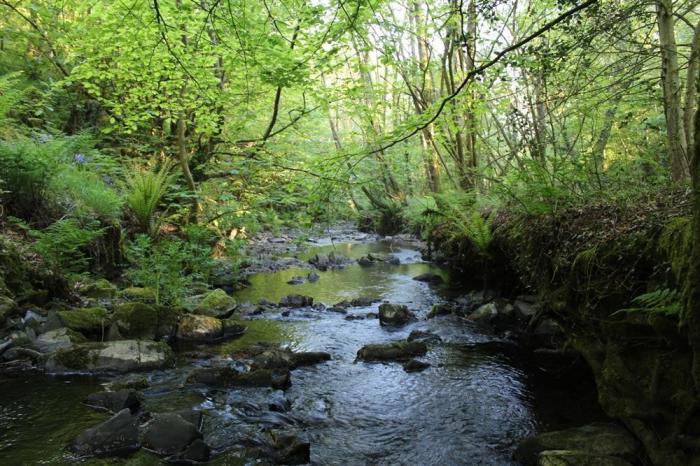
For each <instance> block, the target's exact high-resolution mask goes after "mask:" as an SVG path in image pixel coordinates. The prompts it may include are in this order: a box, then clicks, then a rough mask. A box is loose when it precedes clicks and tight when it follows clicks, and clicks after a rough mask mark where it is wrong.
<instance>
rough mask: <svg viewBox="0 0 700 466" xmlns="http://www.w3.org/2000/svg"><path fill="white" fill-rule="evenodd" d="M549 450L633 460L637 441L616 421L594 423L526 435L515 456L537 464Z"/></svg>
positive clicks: (533, 465) (526, 465)
mask: <svg viewBox="0 0 700 466" xmlns="http://www.w3.org/2000/svg"><path fill="white" fill-rule="evenodd" d="M548 450H568V451H574V452H578V453H579V455H578V456H580V457H582V458H584V457H586V456H588V457H595V456H598V457H605V456H612V457H617V458H619V459H621V460H625V461H629V462H632V463H636V462H637V459H638V453H639V444H638V442H637V440H636V439H635V438H634V437H632V435H631V434H630V433H629V432H628V431H627V430H625V429H624V428H622V427H620V426H618V425H617V424H609V423H596V424H589V425H585V426H581V427H574V428H571V429H566V430H559V431H554V432H545V433H544V434H540V435H537V436H536V437H531V438H529V439H526V440H524V441H522V442H521V443H520V445H518V448H517V449H516V451H515V454H514V458H515V459H516V460H517V461H518V462H519V463H520V464H523V465H524V466H536V465H538V464H540V463H539V460H540V456H541V453H542V452H545V451H548ZM550 459H552V458H550ZM552 461H553V459H552ZM552 461H550V462H549V463H545V464H565V465H568V464H572V465H579V464H581V465H584V464H588V463H585V462H579V463H576V462H571V463H566V462H564V463H562V462H559V463H556V462H552ZM591 464H601V463H591ZM613 464H614V463H613ZM623 464H624V463H623Z"/></svg>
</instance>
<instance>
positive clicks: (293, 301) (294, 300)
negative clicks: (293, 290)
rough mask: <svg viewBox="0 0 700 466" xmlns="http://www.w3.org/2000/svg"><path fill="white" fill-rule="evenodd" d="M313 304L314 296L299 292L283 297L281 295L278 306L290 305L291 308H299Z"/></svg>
mask: <svg viewBox="0 0 700 466" xmlns="http://www.w3.org/2000/svg"><path fill="white" fill-rule="evenodd" d="M313 304H314V298H312V297H310V296H302V295H299V294H290V295H287V296H285V297H283V298H282V299H281V300H280V304H279V305H280V307H291V308H294V309H296V308H300V307H310V306H313Z"/></svg>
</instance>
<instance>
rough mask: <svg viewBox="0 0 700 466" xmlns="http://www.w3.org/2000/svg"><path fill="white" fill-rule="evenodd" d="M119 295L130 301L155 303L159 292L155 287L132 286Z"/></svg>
mask: <svg viewBox="0 0 700 466" xmlns="http://www.w3.org/2000/svg"><path fill="white" fill-rule="evenodd" d="M119 296H120V297H122V298H124V299H126V300H128V301H138V302H140V303H146V304H154V303H155V302H156V300H157V299H156V297H157V293H156V290H154V289H153V288H141V287H136V286H132V287H130V288H125V289H123V290H122V291H120V292H119Z"/></svg>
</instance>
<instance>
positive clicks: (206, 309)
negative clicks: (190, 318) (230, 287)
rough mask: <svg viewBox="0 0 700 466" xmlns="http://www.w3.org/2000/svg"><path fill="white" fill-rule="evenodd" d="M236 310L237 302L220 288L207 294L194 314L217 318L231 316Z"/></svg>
mask: <svg viewBox="0 0 700 466" xmlns="http://www.w3.org/2000/svg"><path fill="white" fill-rule="evenodd" d="M235 308H236V300H235V299H233V298H232V297H231V296H229V295H228V294H226V292H225V291H224V290H222V289H220V288H217V289H216V290H214V291H210V292H209V293H207V294H205V295H204V296H203V297H202V299H201V300H200V301H199V302H198V303H197V305H196V306H195V307H194V313H195V314H199V315H203V316H210V317H216V318H219V319H220V318H223V317H226V316H228V315H230V314H231V312H233V310H234V309H235Z"/></svg>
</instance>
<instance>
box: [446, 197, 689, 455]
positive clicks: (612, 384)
mask: <svg viewBox="0 0 700 466" xmlns="http://www.w3.org/2000/svg"><path fill="white" fill-rule="evenodd" d="M688 213H689V203H688V196H687V193H679V192H667V193H661V194H658V195H656V196H654V197H649V198H646V199H641V200H640V201H639V203H638V205H637V207H636V208H633V209H629V208H621V207H618V206H616V205H614V204H608V203H602V202H601V203H597V204H595V205H588V206H585V207H581V208H577V209H569V210H565V211H561V212H558V213H556V214H549V215H515V214H512V213H507V212H506V213H501V214H499V216H498V217H497V218H496V219H495V221H494V225H493V240H492V242H491V244H490V245H489V248H488V250H487V251H480V250H478V249H477V248H476V247H475V246H474V245H473V244H472V243H471V242H470V241H469V240H468V239H467V238H461V239H460V240H458V241H452V240H450V239H449V237H448V236H440V233H439V231H438V233H437V234H436V236H435V237H434V238H433V241H434V246H435V249H436V250H437V251H438V253H437V255H436V257H435V259H436V260H437V261H439V262H442V263H445V264H448V265H449V267H450V268H451V269H452V270H453V276H454V277H457V276H459V277H461V278H462V281H463V282H465V283H466V286H467V287H481V286H482V285H483V283H484V282H483V280H484V278H485V281H486V283H487V287H491V288H495V289H504V288H505V289H511V290H513V289H519V290H520V292H522V293H529V294H534V295H536V296H537V301H538V303H541V306H542V311H541V313H540V314H539V315H538V318H539V319H551V320H552V321H554V322H556V323H557V325H558V326H560V327H561V328H562V330H563V333H564V335H565V339H564V341H562V344H563V345H564V346H565V347H568V348H573V349H574V350H576V351H577V352H578V353H580V354H581V355H583V357H584V358H585V360H586V362H587V364H588V366H589V367H590V368H591V370H592V372H593V374H594V377H595V380H596V385H597V389H598V394H599V400H600V404H601V406H602V407H603V409H604V410H605V412H606V413H607V414H608V415H610V416H611V417H613V418H615V419H618V420H620V421H621V422H622V423H624V425H625V426H626V427H627V428H628V429H630V431H632V432H633V433H634V434H635V436H636V437H637V438H638V439H639V440H640V441H641V443H642V444H643V446H644V449H645V451H646V453H647V455H648V456H649V458H650V460H651V462H652V463H653V464H657V465H669V466H672V465H687V464H700V443H699V442H698V433H699V432H698V427H697V426H699V425H700V411H698V406H700V405H699V404H698V401H700V400H699V399H698V396H697V392H696V389H695V386H694V383H693V379H692V360H693V349H692V348H691V346H690V345H689V343H688V335H687V328H686V327H685V325H683V321H682V316H681V314H680V309H681V305H680V302H679V300H680V296H681V292H682V290H683V287H684V277H685V276H687V266H688V258H689V255H690V253H689V238H690V220H689V217H688ZM646 293H657V294H659V293H661V294H662V298H663V296H666V297H667V299H665V300H663V299H662V300H661V301H659V302H657V304H656V307H653V306H651V307H649V306H646V307H645V306H644V305H643V304H639V302H638V301H633V300H634V298H636V297H638V296H640V295H644V294H646ZM652 296H653V295H652Z"/></svg>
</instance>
